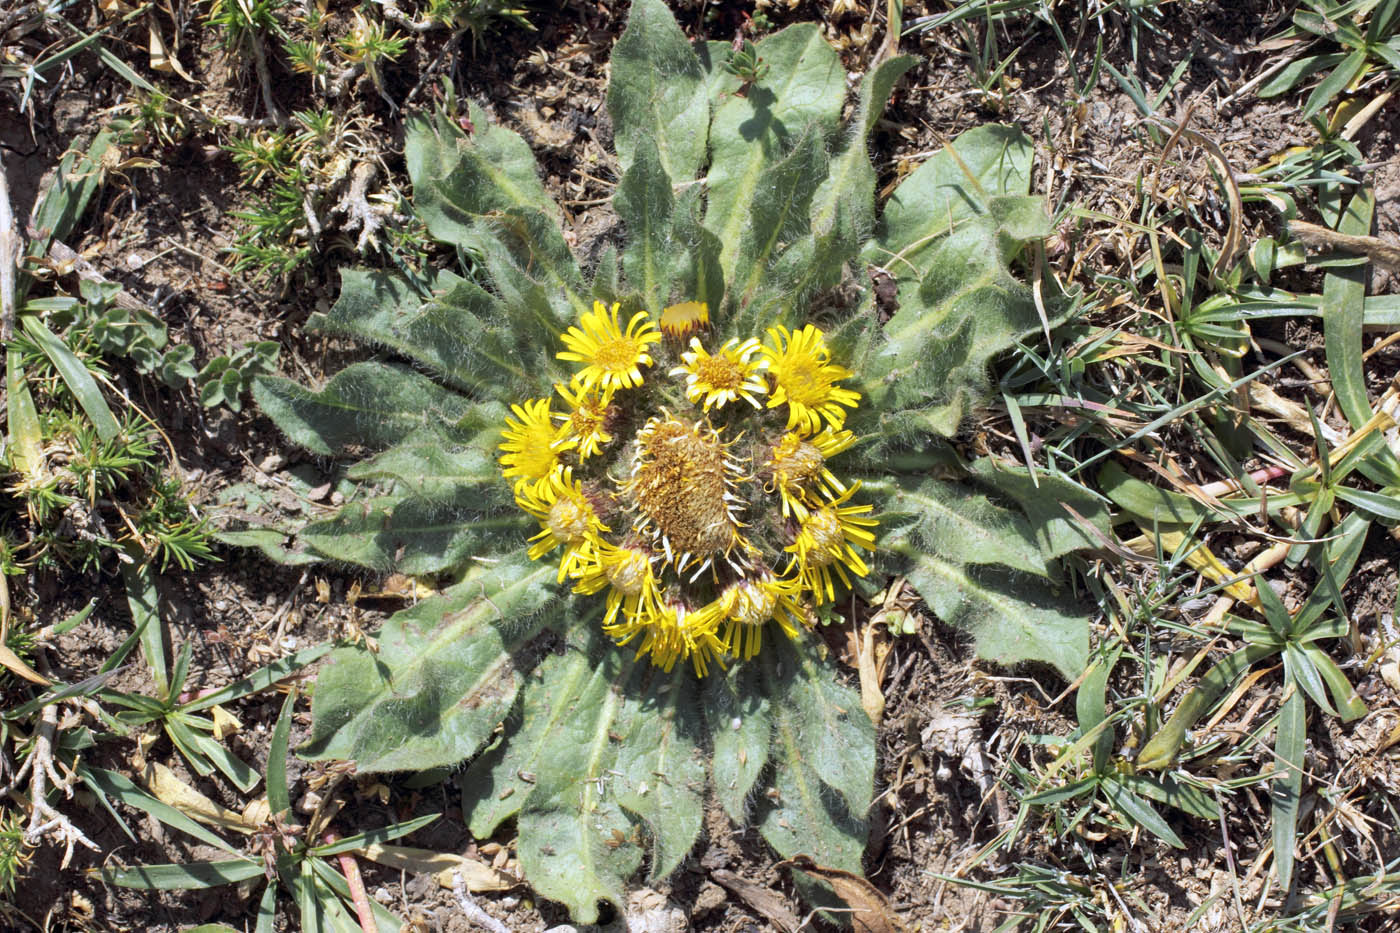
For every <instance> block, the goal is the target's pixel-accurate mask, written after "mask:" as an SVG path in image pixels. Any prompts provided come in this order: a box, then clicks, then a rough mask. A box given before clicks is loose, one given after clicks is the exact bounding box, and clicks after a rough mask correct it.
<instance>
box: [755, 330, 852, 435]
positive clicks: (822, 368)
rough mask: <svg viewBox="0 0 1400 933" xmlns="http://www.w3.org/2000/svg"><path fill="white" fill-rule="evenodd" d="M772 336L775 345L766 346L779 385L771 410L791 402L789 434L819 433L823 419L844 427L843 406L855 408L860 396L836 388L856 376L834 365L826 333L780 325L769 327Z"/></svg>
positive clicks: (769, 404) (773, 374) (770, 400)
mask: <svg viewBox="0 0 1400 933" xmlns="http://www.w3.org/2000/svg"><path fill="white" fill-rule="evenodd" d="M768 336H769V337H770V338H771V339H772V341H773V343H774V344H775V346H773V347H769V346H767V345H765V346H764V347H763V355H764V356H765V357H767V358H768V363H769V365H768V371H769V373H770V374H772V376H773V380H774V383H775V386H774V389H773V397H772V398H770V399H769V400H768V407H769V408H777V407H778V406H779V405H781V404H783V403H784V402H786V403H787V406H788V420H787V429H788V430H789V431H791V430H793V429H794V428H800V429H801V430H802V431H803V433H806V434H815V433H816V432H817V431H818V430H819V429H820V428H821V422H822V419H823V418H825V419H826V421H827V423H828V424H830V425H831V426H832V427H833V428H838V429H839V428H840V427H841V426H842V425H844V424H845V423H846V412H845V410H844V409H842V408H841V406H842V405H846V406H849V407H851V408H854V407H855V406H856V403H857V402H858V401H859V400H860V393H859V392H853V391H851V390H850V389H843V388H840V387H839V386H837V385H836V380H838V379H847V378H849V377H850V376H852V375H853V373H852V372H851V371H850V370H849V369H845V368H843V367H841V366H837V365H836V364H835V363H832V362H831V351H830V350H829V349H827V346H826V339H825V338H824V337H823V336H822V332H821V331H820V330H819V329H818V328H816V327H814V326H813V325H811V324H808V325H807V326H806V327H803V328H802V329H800V330H797V331H792V332H789V331H788V329H787V328H786V327H783V326H782V325H781V324H779V325H778V326H777V327H770V328H768Z"/></svg>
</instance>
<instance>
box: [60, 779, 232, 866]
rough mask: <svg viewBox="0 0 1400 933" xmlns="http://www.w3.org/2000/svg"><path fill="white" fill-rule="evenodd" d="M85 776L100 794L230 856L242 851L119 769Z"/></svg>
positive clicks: (86, 782)
mask: <svg viewBox="0 0 1400 933" xmlns="http://www.w3.org/2000/svg"><path fill="white" fill-rule="evenodd" d="M82 775H83V782H84V783H85V784H87V785H88V786H89V787H91V788H92V789H93V790H94V791H96V792H97V793H98V795H99V796H105V797H110V798H113V799H115V800H118V801H120V802H122V803H124V804H126V805H127V806H128V807H132V808H134V809H137V810H140V811H142V812H143V813H148V814H150V815H151V816H153V817H155V818H156V819H157V820H160V821H161V822H162V823H164V824H165V825H166V826H169V827H171V828H172V829H178V830H180V832H182V833H185V834H187V835H189V836H193V837H194V838H195V839H198V840H199V841H200V842H203V843H205V844H206V845H211V846H213V847H214V848H216V849H220V850H222V851H224V852H227V853H228V854H229V855H233V856H237V855H238V854H239V853H238V850H236V849H234V848H233V847H232V846H230V845H229V844H228V843H227V842H225V841H224V840H222V839H220V838H219V837H218V836H216V835H215V834H214V833H213V832H211V831H210V830H208V829H206V828H204V827H203V826H201V825H200V824H198V823H196V822H195V821H194V820H192V819H190V818H189V817H188V816H186V815H185V814H184V813H182V812H180V811H179V810H177V809H175V808H174V807H172V806H170V805H169V804H167V803H163V802H161V801H159V800H157V799H156V798H155V797H152V796H151V795H150V794H148V793H146V792H145V791H143V790H142V789H141V788H139V787H137V786H136V785H135V784H133V783H132V782H131V780H130V779H129V778H127V777H126V776H125V775H121V774H118V773H117V772H115V771H106V770H103V769H102V768H84V769H83V771H82ZM249 877H251V876H249Z"/></svg>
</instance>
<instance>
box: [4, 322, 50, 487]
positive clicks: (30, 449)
mask: <svg viewBox="0 0 1400 933" xmlns="http://www.w3.org/2000/svg"><path fill="white" fill-rule="evenodd" d="M5 389H6V406H7V407H6V412H5V421H6V423H5V433H6V437H7V439H8V440H9V445H8V446H9V449H8V451H7V452H8V454H9V456H10V463H11V465H12V466H13V468H14V470H15V472H16V473H18V474H19V476H20V479H21V480H23V481H27V482H31V483H36V484H37V483H43V482H44V481H45V477H46V475H47V473H48V470H47V468H46V466H45V458H44V429H43V425H42V424H41V423H40V421H39V410H38V409H37V408H36V407H35V406H34V395H33V393H31V392H30V391H29V382H28V380H27V379H26V378H25V375H24V353H23V352H22V351H21V350H20V349H19V347H18V346H17V345H16V344H10V346H8V347H7V348H6V349H5Z"/></svg>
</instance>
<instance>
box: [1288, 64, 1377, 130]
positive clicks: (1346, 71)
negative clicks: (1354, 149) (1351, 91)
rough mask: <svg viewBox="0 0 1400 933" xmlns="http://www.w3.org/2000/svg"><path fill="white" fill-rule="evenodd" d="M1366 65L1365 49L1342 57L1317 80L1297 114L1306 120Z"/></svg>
mask: <svg viewBox="0 0 1400 933" xmlns="http://www.w3.org/2000/svg"><path fill="white" fill-rule="evenodd" d="M1365 67H1366V50H1365V49H1357V50H1356V51H1354V52H1351V53H1350V54H1348V55H1347V57H1346V58H1344V59H1342V61H1341V64H1339V65H1338V66H1337V67H1336V68H1335V69H1334V70H1333V71H1332V73H1331V74H1329V75H1328V76H1327V77H1325V78H1323V79H1322V80H1321V81H1320V82H1318V85H1317V87H1315V88H1313V92H1312V93H1311V94H1309V95H1308V100H1307V103H1305V104H1303V112H1302V113H1301V114H1300V115H1299V116H1300V117H1301V118H1302V119H1303V120H1308V119H1310V118H1311V117H1312V115H1313V114H1315V113H1317V112H1318V111H1319V110H1321V109H1322V108H1323V107H1326V106H1327V105H1328V104H1329V103H1330V102H1331V101H1332V98H1334V97H1336V96H1337V95H1338V94H1340V93H1341V92H1342V91H1344V90H1346V88H1347V86H1348V85H1349V84H1351V82H1352V79H1354V78H1355V77H1356V76H1357V75H1358V74H1360V73H1361V69H1362V68H1365Z"/></svg>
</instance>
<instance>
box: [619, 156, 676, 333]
mask: <svg viewBox="0 0 1400 933" xmlns="http://www.w3.org/2000/svg"><path fill="white" fill-rule="evenodd" d="M613 206H614V208H616V210H617V215H618V217H620V218H621V219H622V222H623V223H624V224H625V225H626V226H627V233H628V240H627V245H626V247H624V248H623V251H622V271H623V272H625V273H626V274H627V279H628V281H629V282H630V283H631V284H632V286H633V287H634V288H636V289H638V290H640V291H641V293H642V301H643V304H644V305H645V306H646V307H648V308H652V309H654V310H660V309H661V308H662V307H663V306H664V305H665V304H666V303H667V300H668V299H669V297H670V294H671V281H670V278H671V277H670V271H671V270H670V267H671V261H672V260H671V257H672V256H673V255H675V254H676V253H678V252H679V250H678V249H675V248H674V247H673V246H672V244H671V213H672V211H673V209H674V207H675V199H674V198H673V197H672V196H671V179H670V178H669V177H668V176H667V174H666V169H665V167H664V166H663V165H662V164H661V158H660V155H659V153H658V151H657V147H656V143H655V142H654V141H653V140H652V139H650V138H648V137H643V138H641V139H638V140H637V143H636V155H635V158H634V159H633V161H632V166H631V168H629V169H628V170H627V171H626V172H625V173H623V176H622V181H621V182H620V183H619V184H618V186H617V194H616V195H615V196H614V197H613Z"/></svg>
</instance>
